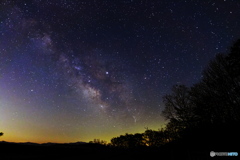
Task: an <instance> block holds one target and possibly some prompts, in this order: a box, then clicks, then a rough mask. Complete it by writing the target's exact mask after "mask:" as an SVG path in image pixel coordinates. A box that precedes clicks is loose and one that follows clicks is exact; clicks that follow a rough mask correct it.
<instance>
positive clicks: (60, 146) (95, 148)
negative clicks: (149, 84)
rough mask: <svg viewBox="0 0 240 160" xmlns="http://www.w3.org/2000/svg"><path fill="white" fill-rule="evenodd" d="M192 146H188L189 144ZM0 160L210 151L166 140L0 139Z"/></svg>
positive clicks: (176, 156)
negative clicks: (133, 144)
mask: <svg viewBox="0 0 240 160" xmlns="http://www.w3.org/2000/svg"><path fill="white" fill-rule="evenodd" d="M188 148H191V147H188ZM0 150H1V155H0V159H18V160H19V159H24V160H29V159H34V160H36V159H37V160H39V159H54V160H56V159H82V158H90V159H91V158H98V159H99V158H105V159H133V158H134V159H153V158H156V157H157V158H158V159H170V160H173V159H179V158H180V157H182V158H188V159H189V157H191V158H190V159H206V158H208V157H209V151H206V152H204V151H192V150H191V149H187V150H186V149H185V148H182V147H181V143H169V144H168V145H166V146H162V147H138V148H131V149H124V148H117V147H111V146H103V145H100V144H92V143H81V142H77V143H44V144H37V143H30V142H28V143H12V142H0Z"/></svg>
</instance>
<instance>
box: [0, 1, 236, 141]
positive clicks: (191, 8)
mask: <svg viewBox="0 0 240 160" xmlns="http://www.w3.org/2000/svg"><path fill="white" fill-rule="evenodd" d="M239 7H240V6H239V3H238V1H234V0H232V1H231V0H219V1H190V0H189V1H181V2H179V1H174V0H172V1H169V0H166V1H164V0H163V1H154V0H153V1H151V0H149V1H144V0H141V1H136V0H123V1H108V0H103V1H91V0H89V1H82V0H79V1H78V0H69V1H65V0H59V1H55V0H29V1H14V0H13V1H10V0H2V1H1V2H0V75H1V77H0V102H1V104H0V105H1V108H0V131H2V132H4V133H5V136H4V137H3V138H5V140H9V141H36V142H47V141H54V142H69V141H89V140H92V139H94V138H101V139H106V140H109V139H110V138H112V137H113V136H118V135H119V134H124V133H126V132H128V133H135V132H142V131H144V129H145V128H146V127H149V128H152V129H158V128H161V127H162V126H164V124H165V121H164V118H163V117H162V116H161V111H162V110H163V109H164V104H163V102H162V96H164V95H165V94H167V93H170V91H171V87H172V86H173V85H175V84H185V85H187V86H191V85H192V84H194V83H196V82H198V81H199V80H200V79H201V72H202V70H203V69H204V68H205V66H206V65H207V63H208V62H209V61H210V60H211V59H212V58H213V57H214V56H215V54H217V53H219V52H226V50H227V49H228V46H230V45H231V44H232V42H233V41H234V40H236V39H237V38H239V37H240V32H239V22H238V17H240V10H239Z"/></svg>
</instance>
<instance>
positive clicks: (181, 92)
mask: <svg viewBox="0 0 240 160" xmlns="http://www.w3.org/2000/svg"><path fill="white" fill-rule="evenodd" d="M189 92H190V89H189V88H188V87H186V86H184V85H175V86H173V88H172V93H171V94H168V95H165V96H164V97H163V102H164V103H165V109H164V111H163V112H162V113H163V115H164V117H165V118H166V119H167V120H169V123H173V124H174V126H176V127H177V126H178V128H179V129H180V128H185V127H187V126H189V125H190V122H193V120H194V119H195V113H194V105H193V103H192V101H191V99H190V94H189Z"/></svg>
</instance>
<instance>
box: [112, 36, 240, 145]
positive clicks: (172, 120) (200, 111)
mask: <svg viewBox="0 0 240 160" xmlns="http://www.w3.org/2000/svg"><path fill="white" fill-rule="evenodd" d="M228 52H229V53H227V54H217V55H216V57H215V58H214V59H213V60H212V61H210V63H209V64H208V66H207V67H206V68H205V70H203V72H202V79H201V80H200V81H199V82H198V83H196V84H194V85H193V86H191V87H187V86H185V85H174V86H173V87H172V92H171V93H170V94H167V95H165V96H163V102H164V104H165V109H164V110H163V112H162V115H163V116H164V117H165V118H166V120H167V121H168V123H167V125H166V127H165V128H162V129H160V130H158V131H154V130H150V129H147V130H146V131H145V132H144V133H136V134H125V135H121V136H119V137H114V138H112V139H111V145H112V146H115V147H123V148H132V147H139V146H153V147H159V146H162V145H164V144H167V143H169V142H173V141H178V140H184V141H192V140H193V141H195V142H196V141H198V142H201V141H202V143H211V142H212V144H214V143H215V145H217V144H218V143H216V142H218V141H219V139H220V138H221V139H222V141H224V137H225V141H226V142H227V140H226V137H228V136H230V137H231V138H233V139H237V138H238V137H239V135H238V134H239V131H237V126H240V125H239V124H240V39H239V40H237V41H236V42H235V43H234V44H233V45H232V47H231V48H230V49H229V51H228ZM238 139H239V138H238ZM195 142H191V143H195Z"/></svg>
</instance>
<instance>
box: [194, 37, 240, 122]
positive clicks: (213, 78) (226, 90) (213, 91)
mask: <svg viewBox="0 0 240 160" xmlns="http://www.w3.org/2000/svg"><path fill="white" fill-rule="evenodd" d="M239 73H240V40H238V41H237V42H236V43H235V44H234V45H233V47H232V48H231V50H230V53H229V54H227V55H224V54H218V55H217V56H216V58H215V59H214V60H212V61H211V62H210V63H209V65H208V67H207V68H206V69H205V70H204V71H203V78H202V80H201V82H199V83H197V84H195V85H194V86H193V87H192V88H191V98H192V101H193V103H194V104H195V105H196V109H197V110H196V113H195V114H196V115H198V116H199V117H200V118H201V121H205V122H204V123H211V124H219V125H220V124H227V123H233V122H239V120H240V107H239V106H240V74H239Z"/></svg>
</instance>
